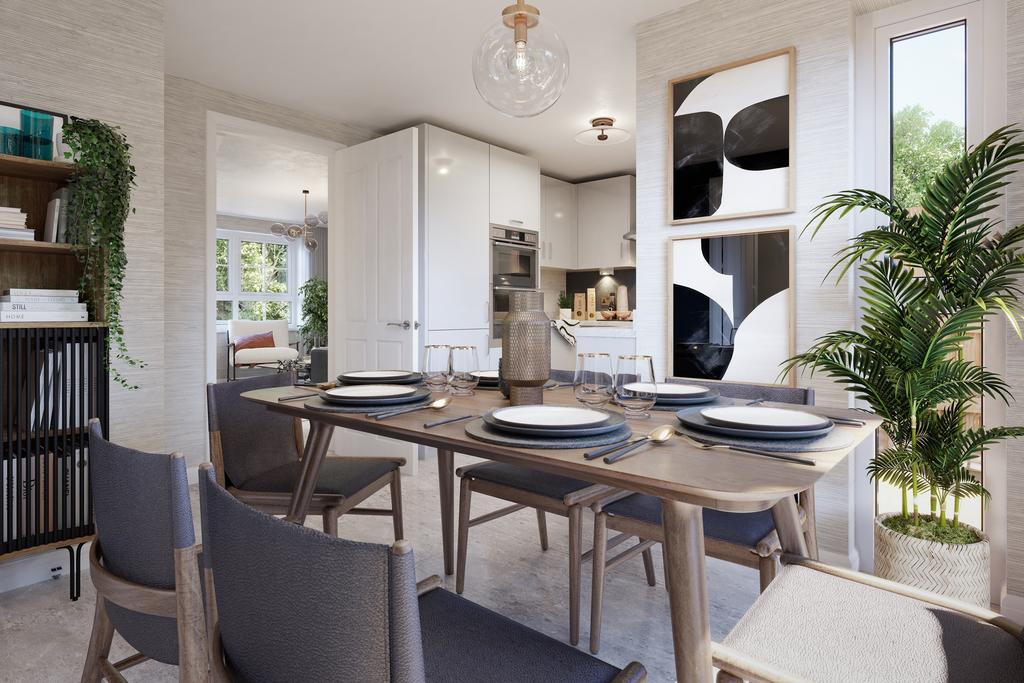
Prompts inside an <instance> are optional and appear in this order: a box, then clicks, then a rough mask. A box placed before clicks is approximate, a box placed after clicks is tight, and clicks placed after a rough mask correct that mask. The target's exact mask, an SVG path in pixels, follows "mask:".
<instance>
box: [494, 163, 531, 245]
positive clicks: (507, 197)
mask: <svg viewBox="0 0 1024 683" xmlns="http://www.w3.org/2000/svg"><path fill="white" fill-rule="evenodd" d="M490 180H491V189H490V198H491V207H490V215H491V223H494V224H495V225H507V226H508V227H511V228H527V229H529V230H539V229H540V225H541V220H540V164H539V163H538V162H537V160H536V159H532V158H530V157H528V156H524V155H522V154H516V153H515V152H510V151H508V150H507V149H502V148H501V147H495V146H494V145H491V173H490Z"/></svg>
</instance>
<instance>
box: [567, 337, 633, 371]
mask: <svg viewBox="0 0 1024 683" xmlns="http://www.w3.org/2000/svg"><path fill="white" fill-rule="evenodd" d="M576 353H607V354H608V355H609V356H611V357H612V371H613V372H614V370H615V363H616V361H617V360H618V358H619V356H631V355H633V354H635V353H636V337H624V336H614V337H596V336H585V335H578V336H577V337H576Z"/></svg>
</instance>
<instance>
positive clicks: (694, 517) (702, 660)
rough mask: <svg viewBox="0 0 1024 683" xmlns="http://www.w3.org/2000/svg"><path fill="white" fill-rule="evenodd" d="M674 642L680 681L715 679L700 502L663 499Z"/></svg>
mask: <svg viewBox="0 0 1024 683" xmlns="http://www.w3.org/2000/svg"><path fill="white" fill-rule="evenodd" d="M661 515H662V527H663V529H664V533H665V543H664V553H665V563H666V570H667V574H666V577H665V584H666V585H667V586H668V603H669V609H670V611H671V613H672V645H673V647H674V649H675V657H676V680H677V681H678V682H679V683H711V673H712V669H711V621H710V615H709V612H708V585H707V580H706V579H705V576H704V519H703V514H702V510H701V508H700V506H699V505H690V504H689V503H680V502H678V501H673V500H664V499H663V500H662V501H661Z"/></svg>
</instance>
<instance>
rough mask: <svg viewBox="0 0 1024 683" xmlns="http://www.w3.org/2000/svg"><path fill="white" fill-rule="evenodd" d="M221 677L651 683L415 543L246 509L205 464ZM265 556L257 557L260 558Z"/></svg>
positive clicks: (211, 614)
mask: <svg viewBox="0 0 1024 683" xmlns="http://www.w3.org/2000/svg"><path fill="white" fill-rule="evenodd" d="M199 474H200V477H199V479H200V500H201V506H202V525H203V543H204V552H203V558H202V559H203V572H204V577H205V584H204V585H205V587H206V595H207V601H206V608H207V623H208V624H210V638H209V643H210V663H211V664H210V669H211V676H212V679H213V680H214V681H229V680H231V681H233V680H245V681H254V680H260V681H327V680H330V681H342V682H345V681H359V682H360V683H362V682H364V681H366V682H384V681H387V682H395V683H418V682H420V681H494V682H496V683H503V682H506V681H507V682H509V683H511V682H513V681H515V682H520V681H578V682H580V683H584V682H591V681H593V682H599V681H600V682H604V681H615V682H616V683H626V682H627V681H629V682H633V681H643V680H645V678H646V671H645V670H644V668H643V666H642V665H640V664H637V663H635V662H634V663H631V664H629V665H628V666H627V667H626V668H625V669H622V670H620V669H618V668H616V667H613V666H612V665H610V664H607V663H605V662H603V661H601V660H599V659H596V658H594V657H592V656H590V655H588V654H586V653H583V652H580V651H579V650H577V649H576V648H571V647H569V646H567V645H564V644H562V643H560V642H558V641H557V640H555V639H554V638H550V637H548V636H545V635H543V634H541V633H538V632H537V631H534V630H532V629H530V628H527V627H526V626H523V625H521V624H518V623H516V622H514V621H512V620H510V619H507V618H505V617H503V616H501V615H499V614H496V613H494V612H492V611H490V610H488V609H485V608H483V607H481V606H480V605H477V604H475V603H472V602H470V601H468V600H466V599H464V598H461V597H459V596H457V595H454V594H452V593H450V592H448V591H447V590H445V589H443V588H441V587H440V586H441V578H440V577H438V576H432V577H429V578H427V579H425V580H423V581H421V582H420V583H418V584H417V583H416V566H415V561H414V559H413V551H412V546H411V545H410V544H409V543H408V542H406V541H397V542H395V544H394V545H392V546H390V547H389V546H386V545H380V544H375V543H357V542H354V541H348V540H344V539H339V538H333V537H330V536H327V535H325V534H321V533H319V532H317V531H315V530H313V529H308V528H305V527H302V526H299V525H294V524H288V523H287V522H284V521H282V520H278V519H275V518H273V517H270V516H268V515H265V514H263V513H260V512H258V511H257V510H254V509H253V508H251V507H248V506H246V505H245V504H244V503H242V502H241V501H239V500H237V499H235V498H234V497H232V496H231V495H230V494H229V493H228V492H227V491H225V490H224V489H223V488H221V487H220V486H219V485H218V484H217V482H216V480H215V476H214V473H213V471H212V469H211V467H210V465H208V464H207V465H204V466H203V468H202V469H201V470H200V473H199ZM253 557H258V558H260V561H259V562H253V561H252V558H253Z"/></svg>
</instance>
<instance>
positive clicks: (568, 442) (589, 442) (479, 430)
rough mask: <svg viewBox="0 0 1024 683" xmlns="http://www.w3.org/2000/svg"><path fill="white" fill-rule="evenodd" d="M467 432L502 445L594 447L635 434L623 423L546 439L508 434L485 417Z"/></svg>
mask: <svg viewBox="0 0 1024 683" xmlns="http://www.w3.org/2000/svg"><path fill="white" fill-rule="evenodd" d="M466 433H467V434H469V435H470V436H471V437H473V438H474V439H477V440H479V441H485V442H487V443H493V444H498V445H500V446H515V447H516V448H548V449H556V448H565V449H569V448H592V447H594V446H608V445H611V444H613V443H620V442H622V441H626V440H627V439H628V438H629V437H631V436H632V435H633V430H632V429H630V428H629V425H623V426H622V427H620V428H619V429H616V430H615V431H614V432H608V433H607V434H600V435H598V436H580V437H575V438H571V439H545V438H544V437H539V436H520V435H516V434H506V433H505V432H499V431H497V430H496V429H491V428H490V427H488V426H487V425H486V424H484V421H483V419H481V418H477V419H475V420H473V421H472V422H470V423H469V424H468V425H466Z"/></svg>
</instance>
